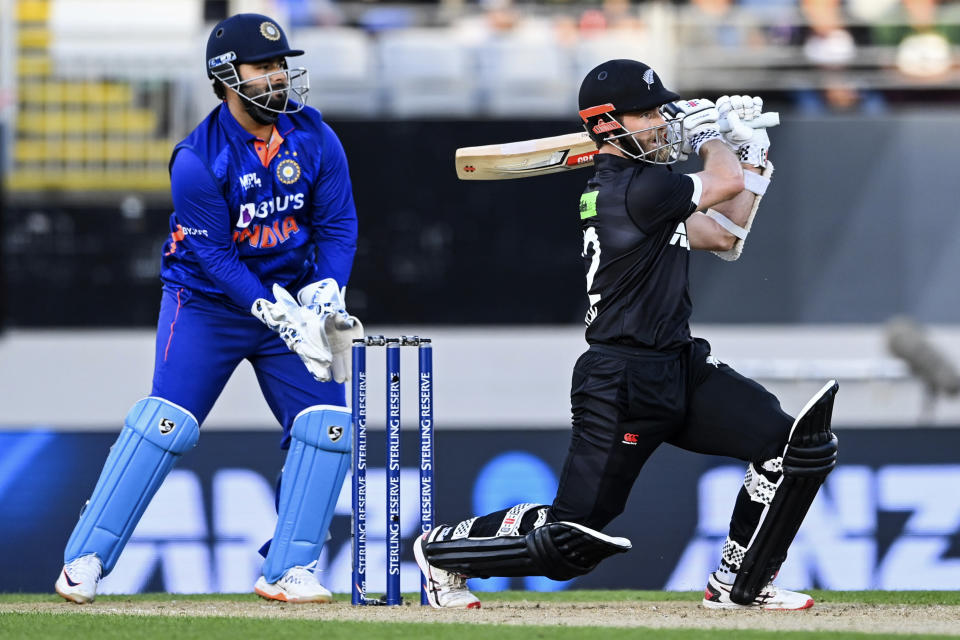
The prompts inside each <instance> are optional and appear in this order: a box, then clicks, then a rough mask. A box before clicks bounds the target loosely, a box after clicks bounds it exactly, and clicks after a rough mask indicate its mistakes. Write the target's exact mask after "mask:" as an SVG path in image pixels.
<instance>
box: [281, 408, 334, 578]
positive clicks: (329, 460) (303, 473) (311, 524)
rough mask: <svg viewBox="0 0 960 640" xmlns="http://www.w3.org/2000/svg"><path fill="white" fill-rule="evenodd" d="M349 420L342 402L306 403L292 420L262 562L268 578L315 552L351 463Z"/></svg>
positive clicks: (320, 545) (301, 563)
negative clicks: (267, 548) (273, 524)
mask: <svg viewBox="0 0 960 640" xmlns="http://www.w3.org/2000/svg"><path fill="white" fill-rule="evenodd" d="M350 419H351V416H350V411H349V410H348V409H347V408H346V407H336V406H331V405H317V406H315V407H309V408H307V409H304V410H303V411H301V412H300V414H299V415H297V417H296V418H295V419H294V421H293V429H292V430H291V433H290V436H291V440H290V450H289V451H288V452H287V460H286V462H285V463H284V465H283V479H282V480H281V482H280V508H279V509H278V512H279V516H278V517H277V528H276V530H275V531H274V534H273V542H272V543H271V544H270V551H269V552H268V553H267V560H266V562H264V565H263V577H264V578H265V579H266V581H267V582H270V583H273V582H276V581H277V580H279V579H280V578H281V576H283V574H284V572H285V571H286V570H287V569H289V568H291V567H297V566H307V565H309V564H310V563H311V562H313V561H315V560H316V559H317V558H319V557H320V550H321V549H322V548H323V543H324V542H325V541H326V537H327V529H329V528H330V520H331V519H332V518H333V510H334V508H335V507H336V505H337V497H339V495H340V487H341V486H342V485H343V479H344V477H345V476H346V475H347V468H348V467H349V466H350V445H351V442H352V438H351V436H350Z"/></svg>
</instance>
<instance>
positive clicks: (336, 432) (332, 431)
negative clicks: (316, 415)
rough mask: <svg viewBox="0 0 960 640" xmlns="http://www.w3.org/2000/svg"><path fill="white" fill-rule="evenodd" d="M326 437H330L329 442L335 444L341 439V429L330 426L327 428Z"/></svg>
mask: <svg viewBox="0 0 960 640" xmlns="http://www.w3.org/2000/svg"><path fill="white" fill-rule="evenodd" d="M327 436H329V437H330V442H336V441H337V440H339V439H340V438H341V437H343V427H341V426H340V425H337V424H332V425H330V426H329V427H327Z"/></svg>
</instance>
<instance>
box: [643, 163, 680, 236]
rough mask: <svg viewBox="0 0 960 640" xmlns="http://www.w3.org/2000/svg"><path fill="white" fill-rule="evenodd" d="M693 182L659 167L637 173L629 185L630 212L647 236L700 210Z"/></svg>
mask: <svg viewBox="0 0 960 640" xmlns="http://www.w3.org/2000/svg"><path fill="white" fill-rule="evenodd" d="M694 192H695V185H694V181H693V179H692V178H691V177H690V176H688V175H686V174H683V173H673V172H670V171H666V170H663V169H659V168H646V167H645V168H644V169H643V170H640V171H636V172H635V173H634V175H633V178H632V179H631V180H630V184H629V185H628V186H627V212H628V213H629V214H630V218H631V219H632V220H633V222H634V224H636V225H637V227H639V228H640V230H641V231H643V232H644V233H650V232H651V231H652V230H653V229H654V228H656V227H658V226H660V225H661V224H664V223H667V222H681V221H683V220H686V219H687V217H689V216H690V214H691V213H693V212H694V210H696V208H697V204H696V202H694Z"/></svg>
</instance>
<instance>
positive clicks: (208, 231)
mask: <svg viewBox="0 0 960 640" xmlns="http://www.w3.org/2000/svg"><path fill="white" fill-rule="evenodd" d="M170 185H171V193H172V195H173V206H174V210H175V211H176V217H177V224H179V225H180V227H181V228H182V235H183V238H182V240H181V242H183V243H184V245H185V246H187V247H188V248H189V249H190V251H192V252H193V254H194V255H195V256H196V257H197V261H198V262H199V263H200V268H201V269H203V272H204V273H205V274H206V275H207V277H208V278H210V280H211V281H213V283H214V284H216V285H217V286H218V287H219V288H220V290H221V291H223V292H224V293H226V294H227V296H228V297H229V298H230V299H231V300H232V301H233V302H234V303H236V304H237V305H239V306H240V307H242V308H244V309H250V308H251V307H252V306H253V302H254V301H255V300H256V299H257V298H266V299H267V300H273V295H272V294H270V293H269V292H268V291H267V289H266V287H264V286H263V283H262V282H260V279H259V278H258V277H257V276H255V275H254V274H253V272H252V271H250V269H248V268H247V267H246V265H244V264H243V263H242V262H241V261H240V255H239V253H238V252H237V246H236V244H235V243H234V242H233V234H232V227H231V218H230V211H229V208H228V207H227V201H226V200H225V199H224V198H223V195H222V194H221V193H220V190H219V188H218V187H217V184H216V182H214V179H213V176H212V175H210V171H209V169H207V167H206V165H204V164H203V162H201V161H200V158H198V157H197V155H196V154H195V153H194V152H193V151H191V150H190V149H181V150H180V151H179V152H178V153H177V155H176V157H175V158H174V160H173V166H172V167H171V168H170Z"/></svg>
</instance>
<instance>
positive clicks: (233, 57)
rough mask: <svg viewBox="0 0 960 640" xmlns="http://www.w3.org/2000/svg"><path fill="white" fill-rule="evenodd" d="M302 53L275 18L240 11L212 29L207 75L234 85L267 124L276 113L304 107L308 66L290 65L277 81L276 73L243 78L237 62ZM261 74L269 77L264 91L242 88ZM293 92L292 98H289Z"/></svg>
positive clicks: (256, 60) (255, 117)
mask: <svg viewBox="0 0 960 640" xmlns="http://www.w3.org/2000/svg"><path fill="white" fill-rule="evenodd" d="M301 55H303V51H302V50H300V49H291V48H290V45H289V44H288V43H287V36H286V34H284V32H283V29H281V28H280V25H278V24H277V23H276V22H275V21H274V20H273V19H271V18H269V17H267V16H264V15H260V14H259V13H240V14H237V15H234V16H230V17H229V18H227V19H225V20H222V21H221V22H220V23H218V24H217V26H215V27H214V28H213V31H211V32H210V37H209V38H208V39H207V57H206V67H207V77H209V78H214V79H216V80H219V81H221V82H222V83H223V84H225V85H226V86H227V87H229V88H230V89H234V90H235V91H236V92H237V93H239V94H240V96H241V97H243V98H244V99H245V100H246V106H247V111H248V112H249V113H250V115H251V116H253V117H254V119H256V120H257V121H258V122H262V123H263V124H267V122H263V121H264V120H267V121H270V122H272V121H274V120H276V114H279V113H293V112H296V111H299V110H300V109H302V108H303V105H304V103H305V102H306V96H307V92H308V91H309V90H310V81H309V79H308V75H307V70H306V69H304V68H303V67H295V68H293V69H287V72H286V74H285V76H286V78H285V82H277V79H276V74H267V75H265V76H257V77H255V78H247V79H246V80H243V81H241V80H240V75H239V73H238V71H237V65H238V64H244V63H254V62H262V61H264V60H272V59H274V58H287V57H290V56H301ZM284 64H286V63H284ZM261 78H266V81H267V86H266V89H265V90H264V91H262V92H259V93H257V94H256V95H250V94H249V92H244V91H243V90H242V89H243V86H244V85H246V84H247V83H250V82H256V81H258V80H260V79H261ZM291 93H292V94H293V98H294V99H293V100H291V99H290V98H291V96H290V94H291Z"/></svg>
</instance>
